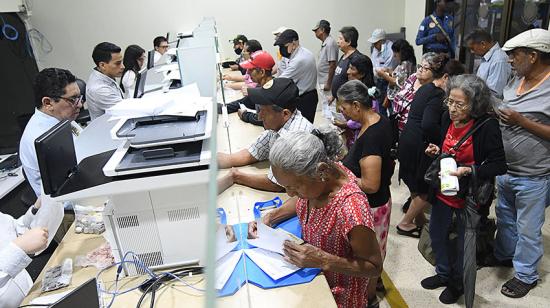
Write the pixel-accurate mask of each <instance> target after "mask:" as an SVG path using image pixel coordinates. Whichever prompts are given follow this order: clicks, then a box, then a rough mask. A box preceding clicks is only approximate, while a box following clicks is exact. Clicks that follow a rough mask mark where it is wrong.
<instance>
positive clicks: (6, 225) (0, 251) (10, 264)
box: [0, 198, 48, 308]
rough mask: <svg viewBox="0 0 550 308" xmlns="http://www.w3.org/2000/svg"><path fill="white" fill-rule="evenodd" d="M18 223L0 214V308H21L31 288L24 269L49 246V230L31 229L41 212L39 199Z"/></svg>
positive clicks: (30, 281) (29, 278) (8, 216)
mask: <svg viewBox="0 0 550 308" xmlns="http://www.w3.org/2000/svg"><path fill="white" fill-rule="evenodd" d="M38 200H39V201H37V202H36V204H35V205H33V206H32V207H30V208H29V210H28V211H27V213H25V214H24V215H23V216H21V217H20V218H19V219H14V218H13V217H11V216H10V215H6V214H2V213H0V307H2V308H12V307H18V306H19V305H20V304H21V302H22V301H23V299H24V298H25V296H27V294H28V293H29V291H30V289H31V287H32V284H33V282H32V279H31V277H30V276H29V273H27V271H26V270H25V268H26V267H27V266H28V265H29V264H30V263H31V261H32V259H31V258H30V257H29V256H28V255H30V254H34V253H36V252H39V251H42V250H43V249H45V248H46V247H47V244H48V230H47V229H46V228H42V227H36V228H32V229H31V223H32V221H33V219H34V217H35V215H36V213H37V212H38V209H39V208H40V198H39V199H38Z"/></svg>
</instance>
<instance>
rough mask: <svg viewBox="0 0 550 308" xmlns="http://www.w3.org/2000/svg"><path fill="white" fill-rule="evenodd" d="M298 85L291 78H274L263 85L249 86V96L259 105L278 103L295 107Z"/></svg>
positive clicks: (286, 107) (280, 105)
mask: <svg viewBox="0 0 550 308" xmlns="http://www.w3.org/2000/svg"><path fill="white" fill-rule="evenodd" d="M298 94H299V91H298V87H297V86H296V84H295V83H294V81H292V79H289V78H284V77H281V78H273V79H271V80H270V81H268V82H267V83H266V84H264V85H263V86H262V87H258V88H249V89H248V97H249V98H250V100H251V101H252V102H253V103H254V104H257V105H277V106H279V107H281V108H283V109H291V108H295V107H296V104H297V102H298Z"/></svg>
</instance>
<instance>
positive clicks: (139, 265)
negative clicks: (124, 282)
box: [96, 251, 157, 307]
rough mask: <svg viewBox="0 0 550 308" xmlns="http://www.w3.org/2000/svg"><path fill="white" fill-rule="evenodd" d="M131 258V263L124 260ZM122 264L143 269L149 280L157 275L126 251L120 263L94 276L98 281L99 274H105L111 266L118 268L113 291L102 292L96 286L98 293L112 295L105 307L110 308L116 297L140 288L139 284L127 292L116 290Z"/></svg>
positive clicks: (134, 255)
mask: <svg viewBox="0 0 550 308" xmlns="http://www.w3.org/2000/svg"><path fill="white" fill-rule="evenodd" d="M130 255H131V256H132V258H133V259H134V260H133V261H130V260H126V259H127V258H128V257H129V256H130ZM124 264H134V265H135V266H136V267H139V268H141V269H143V270H144V271H145V272H146V273H147V274H149V276H151V278H157V275H155V274H154V273H153V272H152V271H151V270H150V269H149V268H148V267H147V266H146V265H145V264H144V263H143V262H142V261H141V260H140V259H139V257H138V256H137V255H136V254H135V253H134V252H132V251H128V252H127V253H126V254H125V255H124V256H123V258H122V261H121V262H117V263H115V264H113V265H111V266H108V267H106V268H104V269H102V270H100V271H99V272H98V273H97V275H96V281H98V282H99V281H100V279H99V277H100V276H101V274H102V273H103V272H105V271H106V270H108V269H110V268H112V267H113V266H118V268H117V274H116V279H115V286H114V291H113V292H111V291H110V290H103V289H102V288H101V286H100V285H99V284H98V291H99V292H100V293H105V294H109V295H112V296H113V297H111V301H110V302H109V304H107V307H111V306H112V305H113V303H114V301H115V298H116V297H117V296H118V295H122V294H126V293H128V292H132V291H134V290H137V289H139V288H140V287H141V284H140V285H138V286H136V287H133V288H130V289H128V290H124V291H119V290H118V282H119V280H120V274H121V273H122V269H123V265H124Z"/></svg>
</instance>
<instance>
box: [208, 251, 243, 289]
mask: <svg viewBox="0 0 550 308" xmlns="http://www.w3.org/2000/svg"><path fill="white" fill-rule="evenodd" d="M242 254H243V251H242V250H239V251H232V252H230V253H228V254H226V255H225V256H224V257H222V258H221V259H219V260H218V261H216V283H215V288H216V289H217V290H221V289H223V287H224V286H225V284H226V283H227V280H228V279H229V277H231V274H232V273H233V270H234V269H235V266H237V263H239V260H240V259H241V256H242Z"/></svg>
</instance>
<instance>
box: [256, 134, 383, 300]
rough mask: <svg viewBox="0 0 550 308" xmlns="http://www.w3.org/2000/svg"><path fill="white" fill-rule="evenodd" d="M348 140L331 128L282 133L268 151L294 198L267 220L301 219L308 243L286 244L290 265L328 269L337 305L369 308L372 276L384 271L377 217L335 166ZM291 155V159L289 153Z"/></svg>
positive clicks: (340, 167) (349, 178)
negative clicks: (376, 226)
mask: <svg viewBox="0 0 550 308" xmlns="http://www.w3.org/2000/svg"><path fill="white" fill-rule="evenodd" d="M342 149H343V141H342V140H341V138H340V136H339V134H338V133H337V132H336V131H334V130H332V129H330V128H321V129H315V130H313V132H312V133H311V134H310V133H306V132H290V133H287V134H284V135H282V136H281V137H279V139H277V141H276V142H275V143H274V144H273V147H272V148H271V151H270V152H269V162H270V163H271V168H272V170H273V175H274V176H275V178H276V179H277V182H278V183H279V184H280V185H281V186H283V187H284V188H285V189H286V192H287V194H288V195H289V196H291V197H295V198H291V199H289V201H287V202H286V203H285V204H284V205H283V206H281V207H280V208H278V209H276V210H274V211H272V212H270V213H268V214H267V215H266V216H264V218H263V222H264V223H265V224H266V225H273V224H276V223H277V222H280V221H282V220H284V219H286V218H289V217H292V216H295V215H297V216H298V219H299V221H300V225H301V226H302V235H303V239H304V240H305V241H306V244H303V245H298V244H295V243H291V242H286V243H285V245H284V252H285V255H286V258H287V260H288V261H289V262H291V263H293V264H295V265H297V266H299V267H316V268H321V269H322V270H323V271H324V274H325V277H326V278H327V281H328V284H329V286H330V288H331V291H332V294H333V296H334V298H335V300H336V303H337V305H338V307H365V306H366V304H367V284H368V280H369V278H370V277H377V276H379V275H380V273H381V271H382V259H381V256H380V250H379V247H378V244H377V241H376V235H375V233H374V229H373V228H374V227H373V217H372V214H371V211H370V208H369V202H368V200H367V197H366V196H365V194H364V193H363V192H362V191H361V189H360V188H359V186H357V183H356V178H355V176H354V175H353V173H352V172H351V171H349V170H348V169H347V168H346V167H344V166H343V165H342V164H340V163H337V162H335V161H336V160H337V159H338V158H339V157H340V156H341V153H342ZM288 153H292V155H288Z"/></svg>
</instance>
